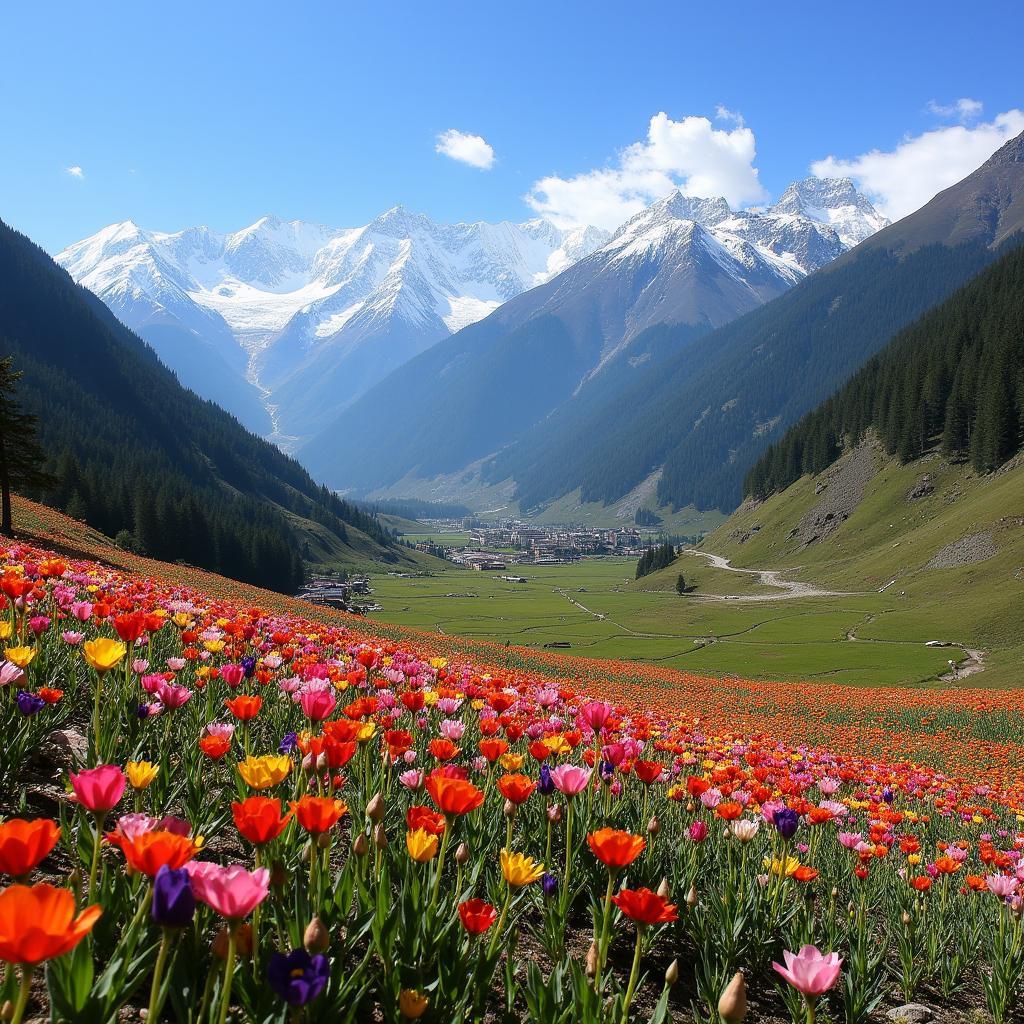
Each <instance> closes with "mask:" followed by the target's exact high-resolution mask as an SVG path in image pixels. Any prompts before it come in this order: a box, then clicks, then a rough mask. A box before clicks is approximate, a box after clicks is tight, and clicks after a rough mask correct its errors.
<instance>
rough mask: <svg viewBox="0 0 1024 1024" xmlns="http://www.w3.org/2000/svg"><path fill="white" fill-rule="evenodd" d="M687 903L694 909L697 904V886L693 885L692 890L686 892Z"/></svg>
mask: <svg viewBox="0 0 1024 1024" xmlns="http://www.w3.org/2000/svg"><path fill="white" fill-rule="evenodd" d="M686 905H687V906H688V907H689V908H690V909H691V910H693V908H694V907H695V906H697V886H696V885H691V886H690V891H689V892H688V893H687V894H686Z"/></svg>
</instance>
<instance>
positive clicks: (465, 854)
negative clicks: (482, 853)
mask: <svg viewBox="0 0 1024 1024" xmlns="http://www.w3.org/2000/svg"><path fill="white" fill-rule="evenodd" d="M455 863H456V864H463V865H465V864H468V863H469V847H468V846H467V845H466V844H465V843H459V845H458V847H457V848H456V850H455Z"/></svg>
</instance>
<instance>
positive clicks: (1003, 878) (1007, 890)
mask: <svg viewBox="0 0 1024 1024" xmlns="http://www.w3.org/2000/svg"><path fill="white" fill-rule="evenodd" d="M985 885H986V887H987V888H988V891H989V892H990V893H992V895H993V896H998V897H999V898H1000V899H1001V900H1005V899H1009V898H1010V897H1011V896H1013V895H1015V894H1016V892H1017V890H1018V889H1019V888H1020V880H1019V879H1017V878H1014V877H1012V876H1010V875H989V876H988V877H987V878H986V879H985Z"/></svg>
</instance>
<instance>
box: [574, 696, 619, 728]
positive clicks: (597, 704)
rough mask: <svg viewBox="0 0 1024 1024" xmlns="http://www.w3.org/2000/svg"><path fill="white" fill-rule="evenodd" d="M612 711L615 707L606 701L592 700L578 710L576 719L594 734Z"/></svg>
mask: <svg viewBox="0 0 1024 1024" xmlns="http://www.w3.org/2000/svg"><path fill="white" fill-rule="evenodd" d="M614 711H615V707H614V706H613V705H611V704H609V703H608V702H607V701H606V700H592V701H591V702H590V703H589V704H584V705H583V707H581V708H580V710H579V714H578V715H577V716H576V717H577V719H578V720H579V721H581V722H584V723H585V724H586V725H589V726H590V728H591V729H593V730H594V732H600V731H601V729H602V728H603V726H604V723H605V722H607V721H608V719H609V718H610V717H611V716H612V713H613V712H614Z"/></svg>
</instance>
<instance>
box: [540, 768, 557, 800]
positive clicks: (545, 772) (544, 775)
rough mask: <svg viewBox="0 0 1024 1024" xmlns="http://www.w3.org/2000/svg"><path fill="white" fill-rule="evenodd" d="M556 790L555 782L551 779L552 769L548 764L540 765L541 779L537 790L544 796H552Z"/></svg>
mask: <svg viewBox="0 0 1024 1024" xmlns="http://www.w3.org/2000/svg"><path fill="white" fill-rule="evenodd" d="M554 791H555V784H554V782H552V781H551V769H550V768H549V767H548V766H547V765H546V764H542V765H541V766H540V781H539V782H538V783H537V792H538V793H540V794H542V795H543V796H550V795H551V794H552V793H554Z"/></svg>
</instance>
